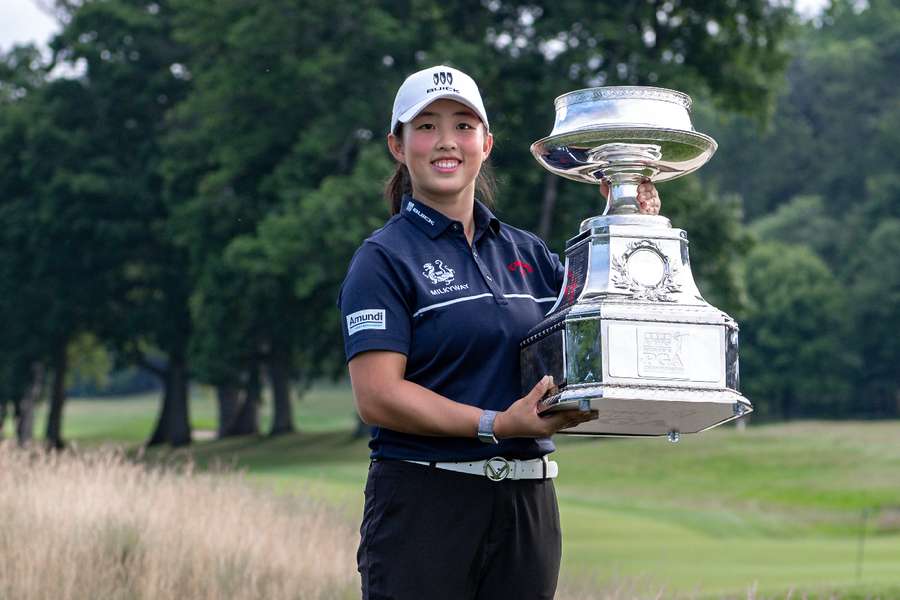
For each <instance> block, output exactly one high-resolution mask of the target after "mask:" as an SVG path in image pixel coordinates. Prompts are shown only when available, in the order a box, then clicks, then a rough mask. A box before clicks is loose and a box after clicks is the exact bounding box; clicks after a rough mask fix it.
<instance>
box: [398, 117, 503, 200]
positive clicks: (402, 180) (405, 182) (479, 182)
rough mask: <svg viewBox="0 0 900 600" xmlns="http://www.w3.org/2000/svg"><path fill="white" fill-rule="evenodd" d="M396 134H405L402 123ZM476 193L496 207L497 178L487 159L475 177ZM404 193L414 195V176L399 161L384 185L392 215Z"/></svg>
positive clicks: (479, 197) (480, 198)
mask: <svg viewBox="0 0 900 600" xmlns="http://www.w3.org/2000/svg"><path fill="white" fill-rule="evenodd" d="M394 135H395V136H397V137H400V136H402V135H403V124H402V123H401V124H399V125H397V129H396V130H395V131H394ZM475 194H476V195H477V196H478V199H479V200H481V202H482V203H483V204H484V205H485V206H487V207H488V208H491V209H493V208H494V198H495V197H496V196H497V178H496V177H494V169H493V168H492V167H491V165H490V163H488V162H487V161H485V162H483V163H481V170H480V171H478V177H476V178H475ZM404 195H409V196H412V178H411V177H410V175H409V169H407V168H406V165H404V164H403V163H401V162H398V163H397V167H396V169H394V174H393V175H391V177H390V179H388V180H387V183H385V185H384V199H385V200H386V201H387V203H388V206H390V209H391V216H393V215H396V214H397V213H399V212H400V204H401V203H402V202H403V196H404Z"/></svg>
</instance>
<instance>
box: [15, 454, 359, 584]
mask: <svg viewBox="0 0 900 600" xmlns="http://www.w3.org/2000/svg"><path fill="white" fill-rule="evenodd" d="M357 542H358V534H357V533H356V531H355V528H354V526H353V525H352V524H349V523H347V522H346V521H344V520H343V519H341V518H340V517H339V516H338V515H337V514H335V513H333V512H331V511H329V510H328V509H327V508H325V507H323V506H320V505H317V504H315V503H313V502H312V501H309V500H305V499H303V498H301V497H296V496H294V497H287V496H275V495H274V494H272V493H266V492H264V491H262V490H258V489H256V488H254V487H252V486H251V485H250V484H248V483H247V482H245V481H244V480H243V479H242V477H241V476H240V475H238V474H234V473H217V474H214V475H213V474H201V473H196V472H193V470H192V469H191V468H190V467H182V468H178V469H175V468H168V469H164V468H153V469H148V468H145V467H143V466H141V465H139V464H135V463H133V462H130V461H129V460H127V459H126V458H125V457H124V456H123V454H122V453H121V452H119V451H116V450H103V451H94V452H88V453H78V452H65V453H57V454H46V453H44V452H40V451H36V450H31V451H23V450H19V449H16V448H15V447H13V446H12V445H11V444H8V443H7V444H0V598H3V599H28V600H43V599H47V600H50V599H53V600H69V599H73V600H74V599H79V600H81V599H85V598H91V599H103V600H119V599H123V600H124V599H153V600H168V599H176V598H178V599H216V600H218V599H223V598H228V599H236V600H243V599H257V598H259V599H262V598H265V599H280V598H285V599H287V598H290V599H295V598H296V599H300V598H302V599H307V598H312V599H320V598H321V599H324V598H348V597H355V596H358V594H359V592H358V575H357V574H356V570H355V559H354V552H355V549H356V544H357Z"/></svg>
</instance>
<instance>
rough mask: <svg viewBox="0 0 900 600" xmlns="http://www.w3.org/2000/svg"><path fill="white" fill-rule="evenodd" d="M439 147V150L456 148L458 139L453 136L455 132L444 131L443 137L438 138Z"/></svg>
mask: <svg viewBox="0 0 900 600" xmlns="http://www.w3.org/2000/svg"><path fill="white" fill-rule="evenodd" d="M437 147H438V149H439V150H455V149H456V139H455V138H454V137H453V133H452V132H445V133H442V134H441V137H440V138H439V139H438V143H437Z"/></svg>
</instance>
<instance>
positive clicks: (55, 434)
mask: <svg viewBox="0 0 900 600" xmlns="http://www.w3.org/2000/svg"><path fill="white" fill-rule="evenodd" d="M67 346H68V344H67V343H66V342H60V343H59V345H58V346H57V348H56V353H55V356H54V357H53V387H52V388H51V390H50V413H49V414H48V415H47V430H46V434H45V436H44V437H45V440H46V444H47V446H48V447H50V448H55V449H57V450H61V449H62V448H64V447H65V442H63V439H62V413H63V405H64V404H65V402H66V371H67V370H68V367H69V364H68V358H69V357H68V355H67V354H66V348H67Z"/></svg>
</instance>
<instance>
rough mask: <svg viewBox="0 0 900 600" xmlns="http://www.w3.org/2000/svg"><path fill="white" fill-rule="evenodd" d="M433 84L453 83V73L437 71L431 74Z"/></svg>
mask: <svg viewBox="0 0 900 600" xmlns="http://www.w3.org/2000/svg"><path fill="white" fill-rule="evenodd" d="M432 79H433V80H434V85H453V73H449V72H447V71H438V72H436V73H435V74H434V75H432Z"/></svg>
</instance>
